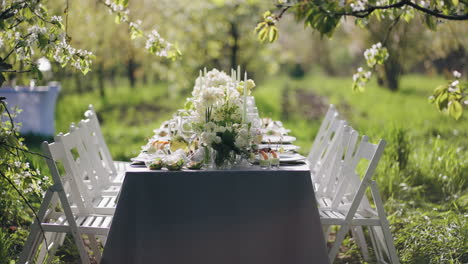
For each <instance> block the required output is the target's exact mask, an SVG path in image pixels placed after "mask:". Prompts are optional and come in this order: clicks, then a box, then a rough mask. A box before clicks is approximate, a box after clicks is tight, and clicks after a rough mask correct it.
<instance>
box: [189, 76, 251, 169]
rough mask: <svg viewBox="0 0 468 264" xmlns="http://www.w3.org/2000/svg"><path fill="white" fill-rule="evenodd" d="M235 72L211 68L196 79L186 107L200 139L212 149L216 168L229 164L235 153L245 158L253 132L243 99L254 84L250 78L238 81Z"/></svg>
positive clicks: (247, 154) (248, 152)
mask: <svg viewBox="0 0 468 264" xmlns="http://www.w3.org/2000/svg"><path fill="white" fill-rule="evenodd" d="M239 77H240V76H239V74H238V75H237V76H236V74H235V72H234V71H233V72H231V76H229V75H227V74H226V73H225V72H223V71H219V70H217V69H213V70H211V71H209V72H206V71H205V74H204V75H203V76H202V74H201V72H200V76H199V77H198V78H197V80H196V82H195V86H194V89H193V92H192V96H193V97H191V98H188V99H187V102H188V104H187V108H188V110H189V111H190V115H191V117H192V118H193V127H194V129H195V131H196V132H197V133H198V134H199V136H200V142H201V143H202V144H203V145H204V146H205V147H207V149H209V148H211V149H212V150H214V154H213V155H214V162H215V164H216V166H217V167H223V166H225V165H227V164H230V163H232V162H233V161H234V160H235V159H236V156H238V155H240V156H242V157H248V156H249V155H250V152H251V145H252V140H253V139H254V137H253V131H252V129H251V125H250V123H248V122H247V121H246V113H245V111H246V109H245V107H246V106H245V98H246V96H247V95H248V94H250V90H251V89H252V88H254V87H255V83H254V82H253V81H252V80H247V78H244V81H240V78H239Z"/></svg>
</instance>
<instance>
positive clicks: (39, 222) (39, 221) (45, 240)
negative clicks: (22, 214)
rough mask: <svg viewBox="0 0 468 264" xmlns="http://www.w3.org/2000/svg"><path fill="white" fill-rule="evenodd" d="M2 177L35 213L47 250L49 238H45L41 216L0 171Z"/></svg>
mask: <svg viewBox="0 0 468 264" xmlns="http://www.w3.org/2000/svg"><path fill="white" fill-rule="evenodd" d="M0 175H1V176H2V177H3V178H4V179H5V180H7V182H8V183H9V184H10V185H11V186H12V187H13V189H15V191H16V192H17V193H18V194H19V196H20V197H21V199H23V201H24V202H25V203H26V205H27V206H28V207H29V209H31V211H32V212H33V214H34V218H36V221H37V225H38V226H39V229H41V233H42V236H43V237H44V242H45V246H46V248H49V243H47V238H46V236H45V231H44V229H42V225H41V220H40V219H39V216H38V215H37V213H36V211H35V210H34V208H33V207H32V205H31V204H30V203H29V201H28V199H26V197H24V195H23V194H22V193H21V191H20V190H19V189H18V188H17V187H16V185H15V184H14V183H13V182H12V181H11V179H10V178H8V177H7V176H6V175H5V174H3V172H2V171H0Z"/></svg>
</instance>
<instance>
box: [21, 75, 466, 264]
mask: <svg viewBox="0 0 468 264" xmlns="http://www.w3.org/2000/svg"><path fill="white" fill-rule="evenodd" d="M444 82H445V80H444V79H442V78H441V77H437V76H434V77H427V76H417V75H410V76H405V77H404V78H403V79H402V81H401V89H400V91H398V92H391V91H389V90H386V89H383V88H380V87H378V86H377V84H376V83H375V82H371V83H370V84H369V85H368V87H367V90H366V92H364V93H361V94H355V93H352V92H351V88H350V87H351V80H350V79H349V78H338V77H328V76H323V75H308V76H307V77H306V78H305V79H302V80H292V79H290V78H288V77H286V76H279V77H276V78H271V79H269V80H266V81H264V82H261V83H257V85H258V87H256V88H255V90H254V95H255V97H256V101H257V106H258V108H259V111H260V114H261V115H262V116H269V117H272V118H273V119H275V120H282V121H283V123H284V124H285V126H286V127H287V128H289V129H291V130H292V135H294V136H296V137H297V139H298V140H297V144H298V145H299V146H301V152H302V153H303V154H306V153H307V152H308V150H309V148H310V146H311V144H312V141H313V139H314V136H315V134H316V131H317V129H318V127H319V126H320V123H321V118H322V117H323V114H324V111H325V110H326V107H327V105H328V104H329V103H333V104H335V105H336V106H337V107H338V110H339V112H340V113H341V114H342V115H343V116H344V117H345V118H346V120H347V121H348V122H349V124H350V125H351V126H353V127H354V128H355V129H357V130H358V131H359V132H360V134H361V135H362V134H366V135H368V136H369V137H370V138H371V141H373V142H377V141H378V140H379V139H380V138H383V139H385V140H386V141H387V142H388V144H387V147H386V150H385V152H384V156H383V157H382V159H381V161H380V163H379V166H378V169H377V172H376V174H375V177H374V179H376V180H377V183H378V185H379V188H380V190H381V192H382V193H383V196H384V200H385V201H387V202H386V209H387V213H388V215H389V219H390V221H391V224H392V228H393V234H394V236H395V238H396V241H397V242H396V244H397V248H398V250H399V254H400V256H401V258H402V262H403V263H466V262H468V254H467V253H466V252H468V250H467V246H466V245H467V243H466V239H465V240H464V241H465V243H462V244H461V245H458V244H460V243H459V240H453V239H452V240H450V241H448V242H447V245H450V246H446V247H441V245H440V241H439V240H438V236H440V235H443V234H444V232H445V231H444V230H442V229H440V228H441V226H443V225H444V224H443V223H445V222H443V221H444V219H451V221H450V223H451V225H450V226H451V228H452V229H453V230H452V231H450V232H452V233H453V234H467V232H468V231H467V227H466V226H467V223H466V217H464V215H466V214H467V213H468V210H467V208H468V192H467V186H468V183H467V182H468V151H467V150H468V140H467V138H468V122H467V117H466V116H467V115H466V114H465V116H464V117H462V118H461V119H460V120H458V121H455V120H453V119H452V118H450V117H448V116H446V115H444V114H441V113H439V112H438V111H437V110H436V108H435V107H434V106H433V105H430V104H429V103H428V100H427V98H428V96H429V95H431V92H432V89H433V88H434V87H435V86H437V85H439V84H442V83H444ZM167 87H168V85H167V84H164V83H160V84H158V85H140V86H137V87H136V88H135V89H131V88H129V87H128V86H127V85H126V84H125V83H123V84H121V85H119V86H117V87H112V88H108V89H107V90H106V93H107V97H106V99H101V98H100V97H99V95H98V93H97V92H88V93H85V94H72V93H62V94H61V95H60V97H59V99H58V103H57V110H56V131H57V132H66V131H67V130H68V126H69V125H70V123H71V122H78V121H79V120H81V119H82V118H83V113H84V112H85V111H86V109H87V107H88V105H89V104H93V105H94V107H95V109H96V112H97V113H98V116H99V118H100V120H101V121H102V124H101V125H102V129H103V133H104V137H105V139H106V142H107V144H108V146H109V148H110V150H111V153H112V155H113V157H114V159H115V160H128V159H129V158H131V157H133V156H136V155H137V154H138V152H139V151H140V146H142V145H144V144H146V139H147V138H149V137H151V136H152V135H153V129H155V128H158V127H159V126H160V124H161V123H162V122H163V121H164V120H167V119H168V118H170V117H171V115H172V113H173V112H174V111H175V110H176V109H178V108H181V107H183V104H184V102H185V99H184V98H185V96H187V95H188V94H189V91H187V92H186V93H185V94H181V95H179V96H177V97H174V98H172V97H170V96H169V95H170V94H173V93H170V92H168V90H167ZM65 89H66V88H65ZM65 91H66V90H65ZM298 94H299V95H298ZM309 97H310V98H312V99H313V101H310V102H308V101H307V100H306V99H304V98H309ZM314 98H315V99H314ZM312 99H311V100H312ZM304 100H306V101H304ZM321 100H322V101H321ZM39 141H40V139H38V138H33V137H28V143H30V146H31V147H32V148H33V149H34V150H37V149H38V147H37V142H39ZM34 164H35V165H37V166H40V167H42V168H43V167H44V165H41V163H40V161H39V160H37V159H36V160H35V162H34ZM415 212H419V213H417V214H415ZM422 216H425V217H422ZM448 216H450V217H448ZM428 219H429V220H428ZM408 221H409V222H408ZM410 222H411V225H410ZM415 226H425V227H427V228H420V230H418V229H414V227H415ZM437 232H439V233H437ZM436 235H437V236H436ZM465 238H466V236H465ZM457 239H458V238H457ZM407 241H413V242H414V243H422V244H424V245H421V247H417V246H414V245H408V242H407ZM457 245H458V246H457ZM421 248H425V249H426V251H427V252H429V251H430V252H431V256H430V257H429V258H424V257H422V256H421V254H423V253H424V251H421ZM354 249H355V248H354ZM351 251H352V252H354V251H353V250H351ZM438 252H439V253H440V254H437V253H438ZM351 255H353V254H351ZM354 256H355V254H354ZM440 256H444V257H443V258H441V257H440ZM347 261H351V263H355V262H356V263H357V260H356V259H354V260H353V259H352V258H351V259H348V260H347Z"/></svg>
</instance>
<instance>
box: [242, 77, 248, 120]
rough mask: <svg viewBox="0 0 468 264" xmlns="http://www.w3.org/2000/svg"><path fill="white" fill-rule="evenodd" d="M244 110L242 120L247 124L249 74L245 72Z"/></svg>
mask: <svg viewBox="0 0 468 264" xmlns="http://www.w3.org/2000/svg"><path fill="white" fill-rule="evenodd" d="M242 110H243V111H242V120H243V121H244V123H247V72H244V108H243V109H242Z"/></svg>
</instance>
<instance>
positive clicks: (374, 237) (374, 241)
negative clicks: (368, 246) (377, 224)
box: [369, 226, 384, 263]
mask: <svg viewBox="0 0 468 264" xmlns="http://www.w3.org/2000/svg"><path fill="white" fill-rule="evenodd" d="M369 234H370V237H371V241H372V248H373V249H374V253H375V258H376V260H377V262H378V263H384V259H383V254H382V247H381V244H380V242H379V238H378V236H377V234H376V232H375V229H374V227H373V226H369Z"/></svg>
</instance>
